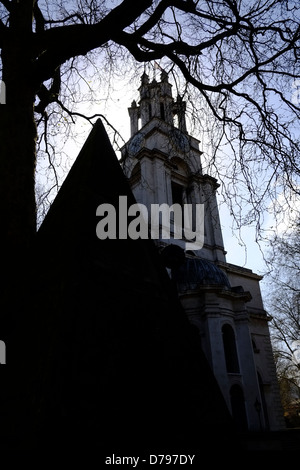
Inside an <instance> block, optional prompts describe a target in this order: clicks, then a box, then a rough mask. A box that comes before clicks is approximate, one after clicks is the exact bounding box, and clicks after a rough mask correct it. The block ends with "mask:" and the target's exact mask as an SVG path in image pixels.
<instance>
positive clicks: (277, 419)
mask: <svg viewBox="0 0 300 470" xmlns="http://www.w3.org/2000/svg"><path fill="white" fill-rule="evenodd" d="M138 91H139V101H138V102H136V101H133V102H132V103H131V106H130V108H129V109H128V112H129V116H130V128H131V137H130V139H129V141H128V142H127V143H126V144H125V145H124V146H123V147H122V149H121V164H122V167H123V171H124V173H125V176H126V177H127V178H128V180H129V183H130V186H131V188H132V191H133V193H134V196H135V198H136V200H137V202H138V203H142V204H144V205H145V206H146V207H147V209H148V213H150V212H151V206H152V205H154V204H159V205H162V204H166V205H167V206H168V207H171V206H172V205H174V204H178V205H179V206H181V207H184V205H187V204H188V205H191V206H192V207H196V206H197V205H202V207H203V208H204V212H203V223H204V230H203V237H204V238H203V244H202V247H201V248H200V249H199V247H198V246H197V245H195V249H190V248H191V246H192V245H191V244H189V245H188V246H189V249H186V240H185V239H184V236H183V237H181V238H178V237H176V236H175V230H174V219H172V212H171V230H170V235H169V237H168V238H166V237H165V236H162V232H160V237H159V239H158V240H156V244H157V248H158V250H159V251H160V253H161V256H162V258H163V260H164V262H165V265H166V267H167V269H168V272H169V275H170V277H171V279H172V280H173V282H174V285H176V288H177V291H178V296H179V298H180V300H181V303H182V305H183V307H184V310H185V312H186V315H187V317H188V319H189V321H190V322H191V324H193V325H194V326H195V327H196V328H197V330H198V333H199V336H200V338H201V344H202V349H203V351H204V353H205V355H206V357H207V359H208V362H209V364H210V366H211V369H212V371H213V373H214V375H215V377H216V379H217V382H218V384H219V386H220V389H221V391H222V393H223V396H224V399H225V401H226V403H227V407H228V409H229V411H230V413H231V414H232V416H233V418H234V421H235V423H236V426H237V428H238V429H239V430H241V431H246V430H251V431H261V430H279V429H282V428H283V427H284V422H283V413H282V408H281V403H280V397H279V388H278V383H277V377H276V370H275V365H274V361H273V355H272V347H271V341H270V335H269V329H268V321H269V319H270V317H269V316H268V314H267V312H266V311H265V310H264V307H263V302H262V297H261V292H260V286H259V281H260V280H261V277H260V276H258V275H256V274H255V273H253V272H252V271H251V270H250V269H246V268H243V267H240V266H235V265H232V264H229V263H227V261H226V251H225V249H224V243H223V237H222V231H221V224H220V217H219V211H218V205H217V196H216V191H217V188H218V186H219V184H218V182H217V180H216V179H215V178H213V177H212V176H210V175H207V174H203V172H202V165H201V151H200V150H199V141H198V140H197V139H196V138H194V137H193V136H191V135H190V134H189V133H188V131H187V126H186V118H185V108H186V103H185V102H184V101H183V99H182V98H181V97H180V96H177V98H176V100H175V99H174V98H173V96H172V85H171V84H170V83H169V80H168V75H167V74H166V73H165V72H164V71H163V72H162V73H161V77H160V81H156V79H154V80H152V81H150V80H149V77H148V75H147V74H146V73H144V74H143V75H142V77H141V85H140V88H139V90H138ZM172 223H173V225H172Z"/></svg>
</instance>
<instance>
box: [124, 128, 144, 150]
mask: <svg viewBox="0 0 300 470" xmlns="http://www.w3.org/2000/svg"><path fill="white" fill-rule="evenodd" d="M143 141H144V136H143V134H142V133H141V132H139V133H138V134H136V135H134V136H133V137H132V139H131V141H130V142H129V145H128V151H129V153H130V154H131V155H135V154H136V153H138V151H139V150H140V149H141V148H142V144H143Z"/></svg>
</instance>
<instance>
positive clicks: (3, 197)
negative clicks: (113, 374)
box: [0, 0, 36, 447]
mask: <svg viewBox="0 0 300 470" xmlns="http://www.w3.org/2000/svg"><path fill="white" fill-rule="evenodd" d="M31 3H32V2H31ZM26 4H27V9H28V10H27V12H25V11H24V6H25V5H26ZM14 5H15V9H16V10H15V12H14V13H15V16H14V15H11V22H10V30H9V33H8V35H7V37H6V38H5V41H4V44H3V48H2V65H3V75H2V79H3V81H4V83H5V85H6V104H5V105H1V106H0V217H1V231H0V242H1V244H0V250H1V271H2V279H1V296H0V339H1V340H2V341H4V342H5V344H6V364H7V365H6V367H5V368H4V370H3V369H2V370H3V372H4V374H5V375H4V377H3V382H2V387H1V391H0V416H1V422H2V423H3V425H2V431H5V437H6V438H8V439H12V440H13V441H15V440H20V439H21V440H23V439H24V436H26V435H27V434H28V435H30V428H28V427H27V424H25V423H28V422H30V421H31V422H32V420H31V419H28V418H29V415H30V413H31V412H30V406H31V404H30V403H31V401H32V398H31V397H32V377H33V374H32V372H33V371H34V368H35V367H36V364H35V361H36V359H35V358H34V341H33V334H32V331H33V329H32V325H33V324H34V318H35V317H34V311H35V309H34V308H33V305H34V289H33V287H34V279H35V277H36V273H35V249H34V244H35V233H36V205H35V183H34V181H35V165H36V126H35V121H34V111H33V109H34V100H35V91H36V86H35V84H34V79H33V74H32V67H33V62H34V61H33V60H32V46H31V39H30V38H31V23H32V18H31V16H30V15H29V11H30V2H28V0H26V1H24V2H19V3H15V4H14ZM19 5H20V11H17V9H18V8H19ZM21 10H22V11H21ZM25 13H26V14H25ZM0 435H1V433H0ZM12 445H13V447H15V444H14V443H13V444H12ZM16 446H17V447H18V444H16ZM8 447H9V446H8Z"/></svg>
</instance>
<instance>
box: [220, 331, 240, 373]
mask: <svg viewBox="0 0 300 470" xmlns="http://www.w3.org/2000/svg"><path fill="white" fill-rule="evenodd" d="M222 336H223V346H224V354H225V361H226V369H227V372H228V373H239V371H240V368H239V361H238V355H237V349H236V343H235V334H234V331H233V329H232V327H231V326H230V325H228V324H226V325H224V326H223V328H222Z"/></svg>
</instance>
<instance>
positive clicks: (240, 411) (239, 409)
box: [230, 384, 248, 431]
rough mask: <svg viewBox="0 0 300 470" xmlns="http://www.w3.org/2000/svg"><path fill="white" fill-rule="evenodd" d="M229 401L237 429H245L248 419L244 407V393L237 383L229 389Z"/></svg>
mask: <svg viewBox="0 0 300 470" xmlns="http://www.w3.org/2000/svg"><path fill="white" fill-rule="evenodd" d="M230 403H231V410H232V418H233V421H234V423H235V425H236V427H237V429H238V430H239V431H247V429H248V421H247V414H246V407H245V399H244V393H243V390H242V389H241V387H240V386H239V385H237V384H235V385H233V386H232V387H231V389H230Z"/></svg>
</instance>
